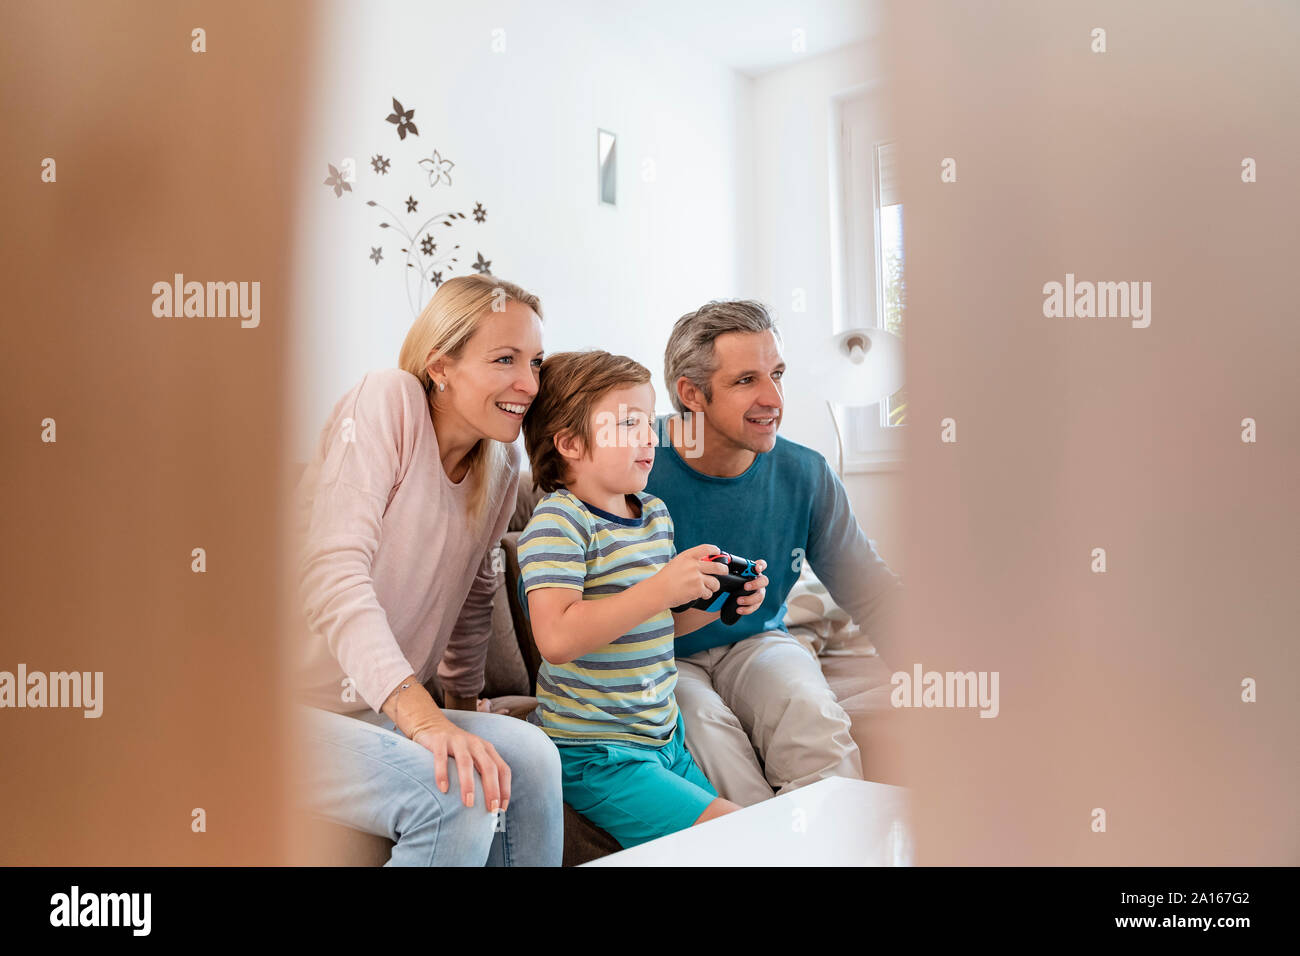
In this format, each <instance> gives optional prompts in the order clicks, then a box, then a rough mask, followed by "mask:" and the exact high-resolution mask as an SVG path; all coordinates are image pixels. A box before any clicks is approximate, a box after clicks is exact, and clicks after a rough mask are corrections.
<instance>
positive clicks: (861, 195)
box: [829, 86, 906, 474]
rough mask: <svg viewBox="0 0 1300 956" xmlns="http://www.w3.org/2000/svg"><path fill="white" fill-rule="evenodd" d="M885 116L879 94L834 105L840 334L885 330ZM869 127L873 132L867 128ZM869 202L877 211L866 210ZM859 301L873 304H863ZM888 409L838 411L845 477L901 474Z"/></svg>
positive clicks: (861, 91)
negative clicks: (865, 158) (880, 162)
mask: <svg viewBox="0 0 1300 956" xmlns="http://www.w3.org/2000/svg"><path fill="white" fill-rule="evenodd" d="M885 109H886V99H885V94H884V92H883V88H882V87H879V86H866V87H857V88H854V89H851V90H846V91H844V92H843V93H840V94H838V95H836V96H835V97H833V98H832V100H831V111H830V112H831V133H830V147H831V148H830V150H829V152H830V160H831V161H830V166H831V169H830V183H831V189H830V192H831V210H830V213H831V214H830V222H831V281H832V285H833V290H832V291H833V295H832V327H833V330H834V331H835V332H841V331H843V330H844V329H848V328H860V327H868V328H869V327H872V326H875V327H877V328H879V327H883V325H884V282H883V273H882V269H883V265H884V262H883V256H882V249H881V240H880V170H879V169H878V168H877V160H876V148H877V147H878V146H880V145H883V144H887V143H891V142H893V139H892V138H891V137H890V135H889V132H890V131H889V129H888V124H887V122H885V120H884V117H885V115H886V112H885ZM864 114H865V117H864ZM864 125H865V126H867V127H868V128H865V129H864V128H862V127H863V126H864ZM855 144H856V145H857V154H858V155H856V156H855V151H854V145H855ZM864 148H865V149H866V151H867V152H868V155H869V156H870V161H869V162H868V163H867V164H866V165H865V166H864V165H863V164H862V163H861V161H860V155H861V152H862V151H863V149H864ZM868 195H869V196H870V207H869V209H868V208H865V205H866V204H865V199H866V197H867V196H868ZM868 216H869V217H870V228H868V225H867V219H868ZM855 217H856V218H855ZM868 236H869V237H870V238H868ZM868 244H869V245H870V248H868V247H867V246H868ZM864 273H865V275H864ZM868 282H869V287H870V289H871V292H870V293H867V294H863V293H862V292H861V290H862V287H863V285H864V284H866V283H868ZM857 299H866V300H867V301H865V302H857V301H855V300H857ZM885 404H886V403H885V402H884V401H883V400H882V401H881V402H880V403H879V405H877V406H875V408H876V409H877V414H876V415H870V406H868V407H867V408H858V409H849V408H844V407H840V408H838V409H837V415H838V416H839V422H840V428H841V432H842V435H843V440H844V472H845V474H855V473H867V472H877V471H894V470H897V469H899V468H901V467H902V461H903V459H902V454H903V435H904V429H905V428H906V426H905V425H890V424H889V423H888V421H887V416H886V413H885Z"/></svg>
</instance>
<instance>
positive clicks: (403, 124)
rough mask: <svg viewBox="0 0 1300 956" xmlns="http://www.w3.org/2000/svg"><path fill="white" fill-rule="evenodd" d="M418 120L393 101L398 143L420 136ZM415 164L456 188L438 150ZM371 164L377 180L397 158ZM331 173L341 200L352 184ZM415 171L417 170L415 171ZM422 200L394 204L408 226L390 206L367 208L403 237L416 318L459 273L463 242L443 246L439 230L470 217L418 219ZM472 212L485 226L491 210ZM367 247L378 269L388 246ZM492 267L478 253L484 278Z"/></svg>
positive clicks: (451, 213) (376, 158)
mask: <svg viewBox="0 0 1300 956" xmlns="http://www.w3.org/2000/svg"><path fill="white" fill-rule="evenodd" d="M414 116H415V110H413V109H411V110H408V109H405V108H404V107H403V106H402V104H401V103H400V102H398V100H397V98H396V97H394V98H393V112H392V113H391V114H389V116H388V117H387V122H389V123H392V124H393V125H394V126H396V128H397V136H398V138H399V139H403V140H404V139H406V134H407V133H410V134H411V135H412V136H418V135H419V130H417V129H416V126H415V123H413V122H412V119H413V117H414ZM327 165H329V164H327ZM415 165H417V166H419V168H420V169H421V170H422V171H423V172H424V173H425V175H426V176H427V177H428V183H429V186H430V188H433V187H436V186H438V185H439V184H440V183H444V182H445V183H446V184H447V185H448V186H451V184H452V181H451V171H452V169H453V168H454V167H455V165H456V164H455V163H453V162H452V161H451V160H450V159H446V158H444V157H443V155H442V153H441V152H440V151H439V150H434V151H433V155H432V156H430V157H429V158H427V159H420V160H417V161H416V164H415ZM370 166H371V168H372V169H373V170H374V173H375V175H376V176H387V175H388V173H389V169H390V167H391V166H392V160H390V159H388V158H387V157H385V156H383V155H382V154H379V153H376V154H375V155H373V156H372V157H371V158H370ZM329 171H330V175H329V177H328V178H327V179H326V180H325V185H326V186H329V187H330V188H331V189H333V190H334V195H335V196H336V197H341V196H342V195H343V193H344V192H345V191H346V192H351V191H352V184H351V183H349V182H348V181H347V180H345V179H344V173H343V172H342V171H340V170H339V169H338V168H337V167H335V166H333V165H330V166H329ZM412 172H414V170H413V169H412ZM399 178H400V177H399ZM399 195H400V194H399ZM420 202H421V200H418V199H416V198H415V196H414V195H412V194H409V193H408V195H407V197H406V199H405V200H398V201H397V203H396V204H395V205H396V206H397V208H398V209H404V210H405V215H406V216H410V217H412V219H411V223H410V225H409V226H408V224H407V223H406V222H404V221H403V219H404V217H403V216H401V215H398V214H397V213H396V212H394V211H393V210H392V209H389V208H388V207H387V206H384V205H382V204H380V203H379V202H377V201H376V200H374V199H370V200H367V201H366V205H367V206H372V207H374V208H376V209H379V210H381V211H382V212H383V213H384V217H385V218H384V219H383V220H382V221H381V222H380V223H379V228H380V229H392V230H394V231H395V232H397V233H400V234H401V236H402V238H403V239H404V240H405V245H403V246H401V252H403V253H404V254H405V256H406V259H405V268H404V269H403V270H402V275H403V285H404V286H405V288H406V297H407V302H408V303H409V305H410V307H411V314H412V315H413V316H418V315H419V313H420V310H421V309H422V308H423V307H424V304H425V303H426V302H428V300H429V297H430V296H431V295H432V294H433V293H434V291H436V290H437V289H438V287H439V286H441V285H442V283H443V282H444V281H445V279H446V278H449V276H448V273H454V272H455V271H456V266H457V264H458V263H459V262H460V255H459V252H460V243H456V242H443V243H441V244H440V243H439V242H438V238H439V237H438V236H436V235H435V232H434V231H435V229H451V228H455V227H456V226H458V225H461V224H463V223H464V222H465V221H466V220H467V219H468V218H469V217H468V216H467V214H466V213H464V212H460V211H458V210H454V209H449V210H446V211H444V212H439V213H436V214H434V215H431V216H428V215H417V214H418V213H419V211H420ZM470 214H472V216H473V219H474V222H475V223H479V224H481V223H483V222H485V221H486V220H487V209H486V208H485V207H484V205H483V204H482V203H481V202H476V203H474V207H473V209H472V210H470ZM368 248H369V250H370V252H369V256H368V258H369V259H370V260H371V261H372V262H373V263H374V264H375V267H376V268H378V267H379V266H380V265H381V264H382V263H383V261H384V250H383V246H382V245H379V246H369V245H368ZM491 266H492V262H491V260H489V259H486V258H484V256H483V253H482V252H478V253H477V258H476V260H475V261H474V262H473V263H472V268H473V269H474V271H475V272H478V273H479V274H482V275H491V274H492V273H491V271H490V270H491ZM385 268H387V267H385Z"/></svg>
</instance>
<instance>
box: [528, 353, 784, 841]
mask: <svg viewBox="0 0 1300 956" xmlns="http://www.w3.org/2000/svg"><path fill="white" fill-rule="evenodd" d="M654 425H655V417H654V389H653V387H652V386H651V385H650V372H649V371H648V370H647V369H646V368H645V367H644V366H642V365H640V364H638V363H637V362H634V361H632V360H631V359H629V358H626V357H625V356H621V355H610V354H609V353H608V352H602V351H590V352H561V353H558V354H556V355H552V356H550V357H549V358H547V359H546V361H545V362H544V363H543V364H542V369H541V377H540V384H539V390H538V393H537V396H536V398H534V399H533V403H532V406H531V407H530V408H529V410H528V417H527V418H526V419H525V420H524V442H525V445H526V447H527V449H528V457H529V460H530V462H531V467H532V474H533V481H534V484H535V485H536V486H537V487H539V488H541V490H543V491H545V492H547V494H546V495H545V496H543V497H542V499H541V500H540V501H538V503H537V507H536V508H535V509H534V511H533V516H532V519H531V520H530V521H529V522H528V525H527V527H526V528H525V529H524V531H523V534H521V535H520V537H519V568H520V578H521V582H522V589H523V591H524V599H525V601H526V602H527V605H528V616H529V620H530V622H531V624H532V629H533V638H534V640H535V641H536V643H537V649H538V650H539V651H540V652H541V655H542V664H541V667H540V669H539V671H538V675H537V699H538V702H539V703H538V708H537V710H536V711H534V713H533V716H532V718H530V719H532V720H533V721H534V722H535V723H537V724H539V725H540V726H541V728H542V730H544V731H545V732H546V733H547V734H548V735H549V736H550V737H551V739H552V740H553V741H554V742H555V744H556V747H557V748H558V750H559V752H560V764H561V768H562V781H563V787H564V800H565V802H566V803H568V804H569V805H570V806H571V807H573V809H575V810H577V811H578V812H579V813H581V814H583V815H584V816H586V817H587V818H588V819H589V820H591V821H592V822H593V823H595V824H596V825H597V826H599V827H601V828H602V829H604V830H606V831H607V832H608V833H610V835H612V836H613V837H614V838H615V839H616V840H618V842H619V844H620V845H622V846H624V847H630V846H635V845H637V844H639V843H644V842H646V841H647V840H652V839H654V838H655V837H658V836H663V835H664V834H667V833H673V832H675V831H677V830H682V829H685V828H686V827H688V826H692V825H693V824H696V823H702V822H703V821H705V820H710V819H712V818H714V817H716V816H720V815H721V814H724V813H729V812H731V811H732V810H737V809H739V807H738V806H737V805H736V804H734V803H731V802H730V801H728V800H724V799H722V798H721V797H719V796H718V792H717V791H716V790H715V789H714V788H713V785H712V784H710V783H709V781H708V778H707V777H705V776H704V774H703V773H702V772H701V771H700V769H699V768H698V767H697V766H696V765H695V762H694V761H693V760H692V759H691V755H690V754H689V753H688V752H687V750H686V747H685V743H684V741H683V733H684V730H683V726H682V718H681V712H680V711H679V710H678V707H677V700H676V698H675V697H674V695H673V688H674V686H675V685H676V683H677V667H676V663H675V659H674V657H673V640H674V636H677V637H680V636H681V635H683V634H687V633H690V632H691V631H694V630H696V629H697V628H700V627H703V626H704V625H705V624H708V623H709V622H710V621H712V620H714V619H715V618H716V617H717V616H718V615H717V612H716V611H715V612H712V613H706V612H704V611H701V610H697V609H688V610H685V611H683V612H681V613H677V614H675V613H673V612H672V611H671V610H670V609H671V608H673V607H676V606H678V605H682V604H686V603H688V602H691V601H694V600H695V599H696V598H702V597H707V596H709V595H711V594H712V593H714V592H715V591H716V590H717V588H718V582H717V580H716V575H717V574H719V573H723V572H725V570H726V567H725V565H722V564H720V563H718V562H716V561H710V560H708V556H709V555H710V554H716V553H718V550H719V549H718V548H716V547H714V546H713V545H711V544H702V545H697V546H696V547H694V548H691V549H690V550H689V551H685V552H682V553H681V554H677V552H676V550H675V548H674V547H673V523H672V518H671V517H670V516H669V514H668V509H667V508H666V507H664V503H663V502H662V501H660V500H659V499H658V498H656V497H655V496H653V495H649V494H646V493H645V492H644V490H643V489H644V488H645V483H646V479H647V477H648V476H649V474H650V466H651V465H652V464H653V463H654V445H655V441H656V439H655V431H654ZM756 566H757V568H758V570H759V571H762V570H763V568H764V566H765V565H764V564H763V563H762V562H756ZM766 585H767V578H766V577H765V576H763V575H762V574H760V575H759V576H758V577H757V578H756V579H755V580H753V581H751V582H749V585H748V587H749V589H750V592H751V593H750V594H748V595H746V596H744V597H742V598H741V599H740V600H739V604H740V608H739V612H740V613H741V614H750V613H753V611H754V610H755V609H757V608H758V607H759V606H760V605H761V604H762V603H763V598H764V588H765V587H766Z"/></svg>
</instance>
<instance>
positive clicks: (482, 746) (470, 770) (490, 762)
mask: <svg viewBox="0 0 1300 956" xmlns="http://www.w3.org/2000/svg"><path fill="white" fill-rule="evenodd" d="M412 739H413V740H414V741H415V742H416V743H417V744H419V745H420V746H421V747H423V748H425V749H426V750H428V751H429V752H430V753H432V754H433V761H434V764H433V766H434V779H435V780H436V781H437V783H438V789H439V790H441V791H442V792H443V793H446V792H447V787H448V785H449V784H448V776H449V775H448V773H447V758H448V757H450V758H451V759H452V760H454V761H456V775H457V776H458V777H459V778H460V797H461V801H462V802H463V803H464V804H465V806H467V807H472V806H474V771H475V770H477V771H478V775H479V779H480V780H482V781H483V795H484V798H485V799H486V800H487V808H488V810H489V811H490V812H492V813H496V811H497V810H498V809H501V810H505V809H506V807H507V806H508V805H509V804H510V768H509V767H508V766H506V762H505V761H504V760H502V759H501V755H500V754H498V753H497V751H496V748H495V747H493V746H492V744H491V742H490V741H487V740H484V739H483V738H482V737H476V736H474V735H473V734H471V733H470V732H469V731H467V730H462V729H461V728H460V727H458V726H456V725H455V724H453V723H452V722H451V721H450V720H447V719H446V718H443V720H442V721H440V722H438V723H436V724H434V725H433V726H432V727H428V728H426V729H425V730H421V731H419V732H418V733H417V734H416V735H415V736H414V737H413V738H412Z"/></svg>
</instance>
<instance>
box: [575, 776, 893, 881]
mask: <svg viewBox="0 0 1300 956" xmlns="http://www.w3.org/2000/svg"><path fill="white" fill-rule="evenodd" d="M906 795H907V791H906V790H905V789H903V788H902V787H892V786H889V785H888V784H883V783H870V782H867V781H863V780H847V779H844V778H842V777H831V778H829V779H827V780H819V781H817V782H816V783H814V784H810V785H809V786H806V787H800V788H799V789H798V790H792V791H791V792H790V793H784V794H782V795H781V796H779V797H773V798H772V799H771V800H764V801H763V802H762V803H756V804H754V805H753V806H752V807H745V808H743V809H741V810H737V811H736V812H735V813H728V814H725V815H723V816H720V817H717V818H716V819H713V820H709V821H708V822H707V823H701V824H700V825H699V826H693V827H687V828H686V829H685V830H679V831H677V832H676V833H670V834H668V835H667V836H663V837H660V838H659V839H657V840H651V841H650V842H648V843H642V844H641V845H640V846H634V847H632V848H630V849H627V850H622V851H620V852H618V853H612V854H610V855H609V856H603V857H601V858H600V859H597V860H592V861H591V862H589V863H584V864H583V866H910V865H911V864H912V863H913V862H914V851H913V849H912V847H913V840H912V835H911V828H910V824H909V821H908V816H907V802H906Z"/></svg>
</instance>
